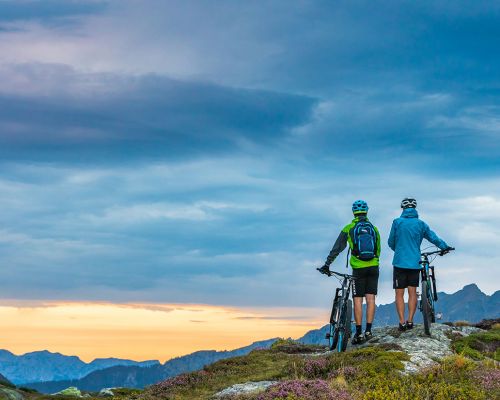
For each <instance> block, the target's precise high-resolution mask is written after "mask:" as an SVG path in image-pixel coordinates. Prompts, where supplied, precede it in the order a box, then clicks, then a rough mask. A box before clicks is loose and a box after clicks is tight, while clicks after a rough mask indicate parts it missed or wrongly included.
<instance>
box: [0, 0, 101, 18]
mask: <svg viewBox="0 0 500 400" xmlns="http://www.w3.org/2000/svg"><path fill="white" fill-rule="evenodd" d="M105 8H106V2H105V1H101V0H85V1H82V0H70V1H67V0H44V1H37V0H2V1H0V22H5V21H9V22H11V21H29V20H38V21H41V22H47V21H52V20H54V19H61V18H68V17H75V16H83V15H89V14H96V13H101V12H103V11H104V10H105Z"/></svg>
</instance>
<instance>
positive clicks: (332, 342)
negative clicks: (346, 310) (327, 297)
mask: <svg viewBox="0 0 500 400" xmlns="http://www.w3.org/2000/svg"><path fill="white" fill-rule="evenodd" d="M338 303H339V301H338V299H337V298H335V299H334V301H333V306H332V313H331V315H330V333H329V336H328V347H329V348H330V350H335V348H336V346H337V341H338V337H339V336H338V335H339V332H338V329H337V321H335V314H336V313H337V307H338Z"/></svg>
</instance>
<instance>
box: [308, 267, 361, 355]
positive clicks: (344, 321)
mask: <svg viewBox="0 0 500 400" xmlns="http://www.w3.org/2000/svg"><path fill="white" fill-rule="evenodd" d="M316 269H317V270H318V271H320V272H321V273H322V274H325V275H327V276H334V275H337V276H339V277H341V278H342V279H339V282H341V286H340V287H339V288H337V289H336V291H335V298H334V299H333V306H332V313H331V315H330V329H329V331H328V333H327V334H326V339H328V344H329V347H330V350H336V351H337V352H338V353H341V352H343V351H345V350H346V348H347V344H348V343H349V338H350V337H351V318H352V300H351V299H350V298H349V296H350V295H351V289H352V285H353V282H354V279H356V278H354V277H353V276H352V275H348V274H341V273H339V272H335V271H329V272H323V271H321V269H320V268H316Z"/></svg>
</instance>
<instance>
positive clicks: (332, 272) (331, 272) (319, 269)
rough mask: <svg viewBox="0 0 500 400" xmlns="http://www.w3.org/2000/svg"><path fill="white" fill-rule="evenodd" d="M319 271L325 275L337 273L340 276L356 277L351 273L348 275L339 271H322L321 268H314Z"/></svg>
mask: <svg viewBox="0 0 500 400" xmlns="http://www.w3.org/2000/svg"><path fill="white" fill-rule="evenodd" d="M316 269H317V270H318V271H319V272H321V273H322V274H325V275H327V276H332V275H337V276H341V277H342V278H347V279H353V280H354V279H357V278H356V277H354V276H353V275H349V274H341V273H340V272H335V271H329V272H323V271H322V270H321V268H316Z"/></svg>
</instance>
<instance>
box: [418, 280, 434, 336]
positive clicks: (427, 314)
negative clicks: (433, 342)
mask: <svg viewBox="0 0 500 400" xmlns="http://www.w3.org/2000/svg"><path fill="white" fill-rule="evenodd" d="M428 296H429V291H428V290H427V281H422V298H421V299H420V304H421V310H422V317H423V320H424V332H425V334H426V335H429V336H430V334H431V320H432V317H431V305H430V302H429V298H428Z"/></svg>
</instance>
